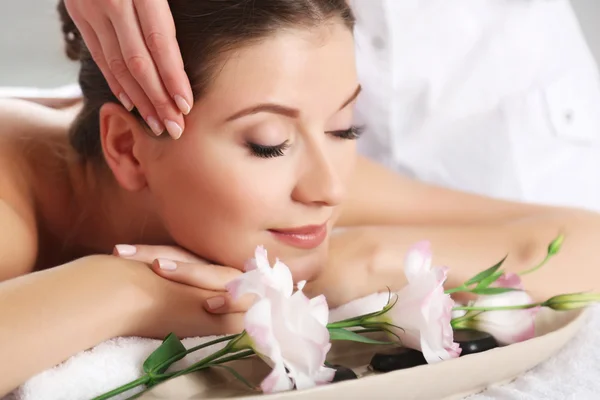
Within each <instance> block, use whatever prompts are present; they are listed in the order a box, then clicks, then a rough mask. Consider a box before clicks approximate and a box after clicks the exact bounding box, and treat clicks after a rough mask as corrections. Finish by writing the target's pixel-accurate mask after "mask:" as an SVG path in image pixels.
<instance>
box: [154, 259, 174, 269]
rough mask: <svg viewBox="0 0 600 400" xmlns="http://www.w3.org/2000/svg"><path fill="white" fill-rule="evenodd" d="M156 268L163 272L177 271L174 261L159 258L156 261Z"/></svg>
mask: <svg viewBox="0 0 600 400" xmlns="http://www.w3.org/2000/svg"><path fill="white" fill-rule="evenodd" d="M157 262H158V267H159V268H160V269H162V270H163V271H175V270H176V269H177V264H176V263H175V261H171V260H165V259H164V258H159V259H158V260H157Z"/></svg>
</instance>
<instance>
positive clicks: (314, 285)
mask: <svg viewBox="0 0 600 400" xmlns="http://www.w3.org/2000/svg"><path fill="white" fill-rule="evenodd" d="M376 229H377V228H373V227H358V228H347V229H343V230H341V231H338V232H334V233H333V234H332V236H331V240H330V245H329V257H328V260H327V265H326V266H325V268H324V269H323V271H322V272H321V274H319V276H318V277H317V278H316V279H315V280H313V281H311V282H309V283H307V285H306V287H305V289H304V291H305V292H306V293H307V295H308V296H309V297H314V296H317V295H319V294H324V295H325V297H326V298H327V304H328V305H329V307H330V308H336V307H339V306H341V305H343V304H346V303H348V302H350V301H352V300H355V299H358V298H361V297H364V296H367V295H369V294H372V293H375V292H384V291H388V290H392V291H397V290H399V289H401V288H402V287H403V286H404V285H405V284H406V277H405V276H404V269H403V264H404V258H403V257H404V254H402V253H401V252H398V251H397V250H396V249H395V247H396V244H395V243H385V242H381V241H379V240H378V236H377V234H376ZM390 250H391V251H390Z"/></svg>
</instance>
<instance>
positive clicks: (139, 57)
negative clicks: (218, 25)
mask: <svg viewBox="0 0 600 400" xmlns="http://www.w3.org/2000/svg"><path fill="white" fill-rule="evenodd" d="M65 5H66V7H67V10H68V12H69V15H70V16H71V18H72V19H73V22H74V23H75V25H76V26H77V28H78V30H79V32H80V33H81V36H82V38H83V40H84V41H85V43H86V45H87V47H88V49H89V50H90V53H91V55H92V57H93V59H94V61H95V62H96V64H97V65H98V67H99V68H100V70H101V71H102V73H103V74H104V76H105V78H106V80H107V82H108V85H109V86H110V88H111V90H112V92H113V93H114V94H115V96H117V98H119V99H120V100H121V102H122V103H123V105H124V106H125V108H127V109H128V110H129V111H131V110H132V109H133V107H134V106H135V107H136V108H137V109H138V111H139V113H140V114H141V115H142V117H143V118H144V119H145V120H146V122H147V123H148V126H150V128H151V129H152V130H153V131H154V133H155V134H157V135H159V134H160V133H162V132H163V131H164V129H165V128H166V129H167V131H168V132H169V134H170V135H171V136H172V137H173V138H175V139H177V138H179V136H181V133H182V132H183V129H184V119H183V115H182V114H185V115H187V114H188V113H189V112H190V109H191V106H192V103H193V95H192V89H191V86H190V82H189V80H188V77H187V75H186V73H185V70H184V67H183V61H182V58H181V53H180V50H179V45H178V44H177V40H176V37H175V25H174V23H173V17H172V15H171V10H170V9H169V4H168V2H167V0H156V1H141V0H65Z"/></svg>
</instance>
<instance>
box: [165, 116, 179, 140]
mask: <svg viewBox="0 0 600 400" xmlns="http://www.w3.org/2000/svg"><path fill="white" fill-rule="evenodd" d="M165 126H166V127H167V132H169V135H171V137H172V138H173V139H179V138H180V137H181V133H182V132H183V129H181V126H179V124H178V123H177V122H175V121H171V120H169V119H165Z"/></svg>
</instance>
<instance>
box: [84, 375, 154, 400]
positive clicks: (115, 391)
mask: <svg viewBox="0 0 600 400" xmlns="http://www.w3.org/2000/svg"><path fill="white" fill-rule="evenodd" d="M149 381H150V377H149V376H148V375H144V376H142V377H141V378H139V379H136V380H135V381H132V382H129V383H127V384H125V385H123V386H120V387H118V388H116V389H113V390H111V391H110V392H107V393H104V394H102V395H100V396H98V397H94V398H93V399H92V400H105V399H110V398H111V397H113V396H116V395H118V394H121V393H124V392H126V391H128V390H131V389H134V388H136V387H138V386H139V385H144V384H146V383H148V382H149Z"/></svg>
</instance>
